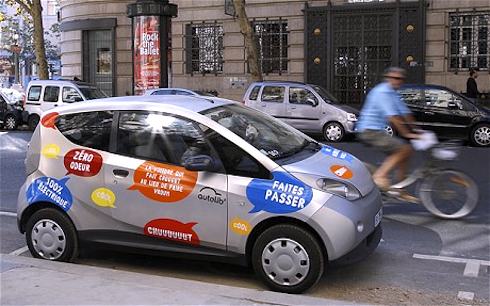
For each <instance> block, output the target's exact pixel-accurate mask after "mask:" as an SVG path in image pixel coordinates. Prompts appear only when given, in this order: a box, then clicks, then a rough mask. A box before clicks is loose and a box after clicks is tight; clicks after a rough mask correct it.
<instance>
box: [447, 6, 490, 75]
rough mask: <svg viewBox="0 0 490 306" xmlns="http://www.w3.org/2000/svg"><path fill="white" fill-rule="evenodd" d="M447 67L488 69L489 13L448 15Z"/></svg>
mask: <svg viewBox="0 0 490 306" xmlns="http://www.w3.org/2000/svg"><path fill="white" fill-rule="evenodd" d="M449 25H450V55H449V58H450V60H449V65H450V66H449V67H450V69H454V70H465V69H468V68H472V67H478V68H480V69H482V70H488V69H489V68H490V64H489V63H490V44H489V43H490V12H471V13H450V14H449Z"/></svg>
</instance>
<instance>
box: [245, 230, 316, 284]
mask: <svg viewBox="0 0 490 306" xmlns="http://www.w3.org/2000/svg"><path fill="white" fill-rule="evenodd" d="M252 263H253V267H254V270H255V273H256V274H257V275H258V276H259V277H260V278H261V279H262V281H263V282H264V283H265V284H266V285H267V286H268V287H269V288H270V289H272V290H274V291H280V292H285V293H301V292H303V291H305V290H308V289H309V288H311V287H312V286H314V285H315V284H316V283H317V282H318V281H319V279H320V277H321V276H322V274H323V269H324V265H325V264H324V256H323V252H322V248H321V247H320V244H319V242H318V241H317V239H316V238H315V237H314V236H313V235H312V234H311V233H309V232H308V231H306V230H304V229H303V228H301V227H298V226H295V225H290V224H280V225H275V226H272V227H270V228H269V229H267V230H265V231H264V232H263V233H262V234H261V235H260V236H259V237H258V238H257V240H256V241H255V244H254V247H253V251H252Z"/></svg>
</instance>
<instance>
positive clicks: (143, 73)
mask: <svg viewBox="0 0 490 306" xmlns="http://www.w3.org/2000/svg"><path fill="white" fill-rule="evenodd" d="M133 70H134V93H135V94H136V95H141V94H143V93H144V92H145V90H146V89H149V88H158V87H160V17H158V16H137V17H135V18H134V66H133Z"/></svg>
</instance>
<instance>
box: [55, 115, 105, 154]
mask: <svg viewBox="0 0 490 306" xmlns="http://www.w3.org/2000/svg"><path fill="white" fill-rule="evenodd" d="M113 114H114V112H112V111H101V112H87V113H76V114H67V115H61V116H59V117H58V118H57V119H56V123H55V124H56V127H57V128H58V130H59V131H60V132H61V133H62V134H63V135H64V136H65V137H66V138H67V139H68V140H69V141H71V142H73V143H74V144H77V145H80V146H84V147H89V148H92V149H96V150H102V151H109V143H110V136H111V128H112V117H113Z"/></svg>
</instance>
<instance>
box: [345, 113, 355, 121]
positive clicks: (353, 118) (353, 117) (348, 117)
mask: <svg viewBox="0 0 490 306" xmlns="http://www.w3.org/2000/svg"><path fill="white" fill-rule="evenodd" d="M347 120H349V121H357V116H356V114H353V113H348V114H347Z"/></svg>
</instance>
